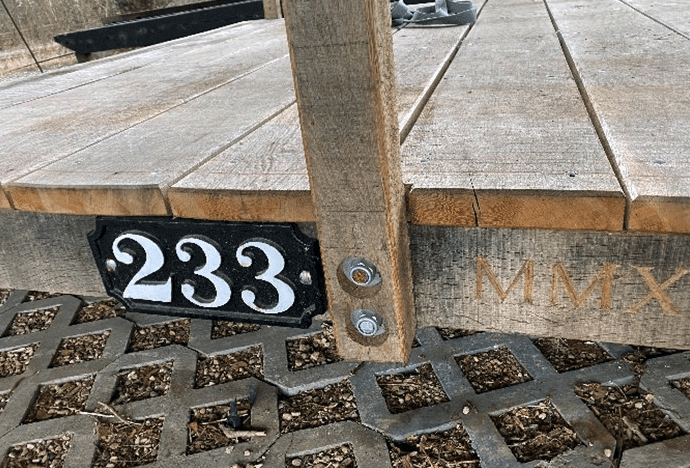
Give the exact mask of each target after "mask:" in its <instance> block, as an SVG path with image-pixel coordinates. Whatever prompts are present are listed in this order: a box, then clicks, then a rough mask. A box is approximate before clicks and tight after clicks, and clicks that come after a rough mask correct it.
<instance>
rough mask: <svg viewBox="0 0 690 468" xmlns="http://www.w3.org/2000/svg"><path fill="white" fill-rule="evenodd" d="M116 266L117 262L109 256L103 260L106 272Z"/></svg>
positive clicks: (112, 270) (111, 270) (110, 271)
mask: <svg viewBox="0 0 690 468" xmlns="http://www.w3.org/2000/svg"><path fill="white" fill-rule="evenodd" d="M116 268H117V263H115V260H113V259H112V258H109V259H108V260H106V261H105V271H107V272H108V273H112V272H114V271H115V269H116Z"/></svg>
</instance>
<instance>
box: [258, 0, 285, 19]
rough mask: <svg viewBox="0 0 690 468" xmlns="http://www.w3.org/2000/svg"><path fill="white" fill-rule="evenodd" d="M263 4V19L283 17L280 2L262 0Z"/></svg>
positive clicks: (277, 0) (276, 0) (278, 0)
mask: <svg viewBox="0 0 690 468" xmlns="http://www.w3.org/2000/svg"><path fill="white" fill-rule="evenodd" d="M263 4H264V18H265V19H278V18H282V17H283V11H282V8H281V6H280V0H263Z"/></svg>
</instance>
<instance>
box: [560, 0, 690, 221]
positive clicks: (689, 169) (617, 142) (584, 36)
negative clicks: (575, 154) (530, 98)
mask: <svg viewBox="0 0 690 468" xmlns="http://www.w3.org/2000/svg"><path fill="white" fill-rule="evenodd" d="M548 5H549V8H550V10H551V12H552V14H553V17H554V20H555V23H556V25H557V26H558V28H559V30H560V31H561V34H562V36H563V41H564V43H565V45H566V47H567V50H568V52H569V54H570V56H571V57H572V62H573V66H574V67H575V69H576V71H577V74H578V75H579V79H580V80H581V82H582V84H583V86H584V89H585V90H586V93H587V96H588V99H589V101H590V106H591V109H592V111H593V112H594V113H595V114H596V117H597V119H598V121H599V127H600V132H601V134H602V135H603V137H604V138H605V139H606V141H607V143H608V145H609V147H610V153H611V159H612V160H613V161H614V162H615V164H616V165H617V167H618V170H619V172H620V174H621V178H622V180H623V183H624V184H625V187H626V189H627V192H628V193H629V194H630V198H631V201H632V206H631V209H630V219H629V225H628V227H629V229H631V230H640V231H656V232H690V189H689V188H688V187H689V183H690V156H689V155H690V151H688V150H689V148H690V138H689V137H688V135H690V106H688V105H687V103H688V102H690V88H689V87H688V70H689V69H690V40H688V38H687V37H685V36H683V35H680V34H678V33H677V32H675V31H673V30H671V29H668V28H667V27H666V26H664V25H662V24H659V23H658V22H656V21H654V20H652V19H650V18H648V17H646V16H644V15H642V14H641V13H639V12H637V11H635V10H634V9H632V8H630V7H628V6H627V5H625V4H623V3H621V2H619V1H617V0H605V1H602V2H597V3H596V5H595V4H593V3H591V2H587V1H579V0H549V1H548ZM594 18H596V20H593V19H594Z"/></svg>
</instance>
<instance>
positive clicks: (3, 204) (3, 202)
mask: <svg viewBox="0 0 690 468" xmlns="http://www.w3.org/2000/svg"><path fill="white" fill-rule="evenodd" d="M11 208H12V206H11V205H10V201H9V200H8V199H7V195H5V192H3V191H2V190H0V209H1V210H8V209H11Z"/></svg>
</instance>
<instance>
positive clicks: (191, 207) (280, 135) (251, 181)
mask: <svg viewBox="0 0 690 468" xmlns="http://www.w3.org/2000/svg"><path fill="white" fill-rule="evenodd" d="M464 30H465V28H437V29H428V28H407V29H402V30H400V31H397V32H395V31H394V32H395V34H394V36H393V49H394V56H395V74H396V80H397V83H398V87H397V104H398V118H399V122H400V126H401V127H403V126H404V125H406V123H411V122H412V121H413V120H414V114H415V109H417V108H418V107H420V106H422V105H423V103H424V93H425V91H426V90H428V89H430V88H431V86H432V84H433V83H434V82H435V81H436V80H437V77H438V75H439V73H440V72H441V67H442V66H443V64H444V60H446V59H447V57H448V56H449V55H450V54H451V52H452V51H453V50H455V48H456V47H457V45H458V43H459V40H460V38H461V35H462V33H463V31H464ZM427 97H428V96H427ZM167 196H168V199H169V202H170V206H171V209H172V212H173V214H174V215H175V216H181V217H186V218H204V219H224V220H237V221H288V222H301V221H315V220H316V218H315V214H314V207H313V204H312V202H311V196H310V195H309V179H308V175H307V167H306V164H305V160H304V150H303V146H302V138H301V134H300V130H299V118H298V113H297V108H296V106H293V107H290V108H289V109H287V110H286V111H285V112H283V113H281V114H280V115H278V116H277V117H276V118H274V119H272V120H271V121H269V122H267V123H265V124H264V125H262V126H261V128H259V129H257V130H256V131H255V132H253V133H252V134H250V135H248V136H247V137H246V138H244V139H243V140H241V141H239V142H238V143H237V144H235V145H232V146H231V147H230V148H228V149H227V150H226V151H224V152H223V153H221V154H219V155H218V156H216V157H214V158H213V159H211V160H210V161H208V162H207V163H206V164H204V165H203V166H201V167H199V168H198V169H196V170H194V171H193V172H192V173H191V174H189V175H188V176H186V177H185V178H184V179H182V180H181V181H179V182H178V183H176V184H175V185H174V186H173V187H171V189H170V190H169V191H168V193H167ZM272 200H273V202H272Z"/></svg>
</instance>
